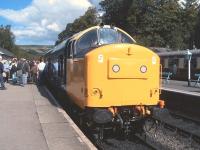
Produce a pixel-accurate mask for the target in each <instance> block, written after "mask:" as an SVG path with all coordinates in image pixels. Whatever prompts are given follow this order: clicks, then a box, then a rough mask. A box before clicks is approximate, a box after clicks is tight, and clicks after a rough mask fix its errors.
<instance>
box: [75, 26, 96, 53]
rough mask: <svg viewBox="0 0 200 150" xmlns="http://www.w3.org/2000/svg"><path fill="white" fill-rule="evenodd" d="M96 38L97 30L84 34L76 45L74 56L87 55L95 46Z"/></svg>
mask: <svg viewBox="0 0 200 150" xmlns="http://www.w3.org/2000/svg"><path fill="white" fill-rule="evenodd" d="M97 44H98V37H97V30H96V29H95V30H91V31H89V32H88V33H86V34H84V35H83V36H82V37H81V39H79V41H78V43H77V49H76V55H78V54H80V53H81V54H85V53H87V52H88V51H89V50H90V49H91V48H92V47H95V46H97Z"/></svg>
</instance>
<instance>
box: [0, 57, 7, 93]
mask: <svg viewBox="0 0 200 150" xmlns="http://www.w3.org/2000/svg"><path fill="white" fill-rule="evenodd" d="M1 61H2V56H1V55H0V84H1V88H0V89H1V90H5V89H6V88H5V85H4V80H3V71H4V65H3V63H2V62H1Z"/></svg>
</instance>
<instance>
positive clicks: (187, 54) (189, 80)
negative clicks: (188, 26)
mask: <svg viewBox="0 0 200 150" xmlns="http://www.w3.org/2000/svg"><path fill="white" fill-rule="evenodd" d="M186 59H187V60H188V86H191V59H192V53H191V52H190V51H189V49H188V50H187V52H186Z"/></svg>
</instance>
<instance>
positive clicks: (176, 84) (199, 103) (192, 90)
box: [161, 80, 200, 120]
mask: <svg viewBox="0 0 200 150" xmlns="http://www.w3.org/2000/svg"><path fill="white" fill-rule="evenodd" d="M194 84H195V83H192V84H191V86H190V87H188V82H187V81H175V80H170V82H169V83H168V84H163V85H162V92H161V99H163V100H165V103H166V107H167V108H168V109H170V110H173V111H176V112H181V113H182V114H184V115H187V116H190V117H192V118H196V119H197V120H200V117H199V116H200V111H199V108H200V87H198V86H194Z"/></svg>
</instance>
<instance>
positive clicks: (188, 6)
mask: <svg viewBox="0 0 200 150" xmlns="http://www.w3.org/2000/svg"><path fill="white" fill-rule="evenodd" d="M182 5H183V7H182V8H183V9H182V17H181V18H182V26H183V38H184V41H183V42H184V43H185V48H189V49H192V48H193V45H195V26H196V24H197V16H198V6H199V5H198V0H185V2H182Z"/></svg>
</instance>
